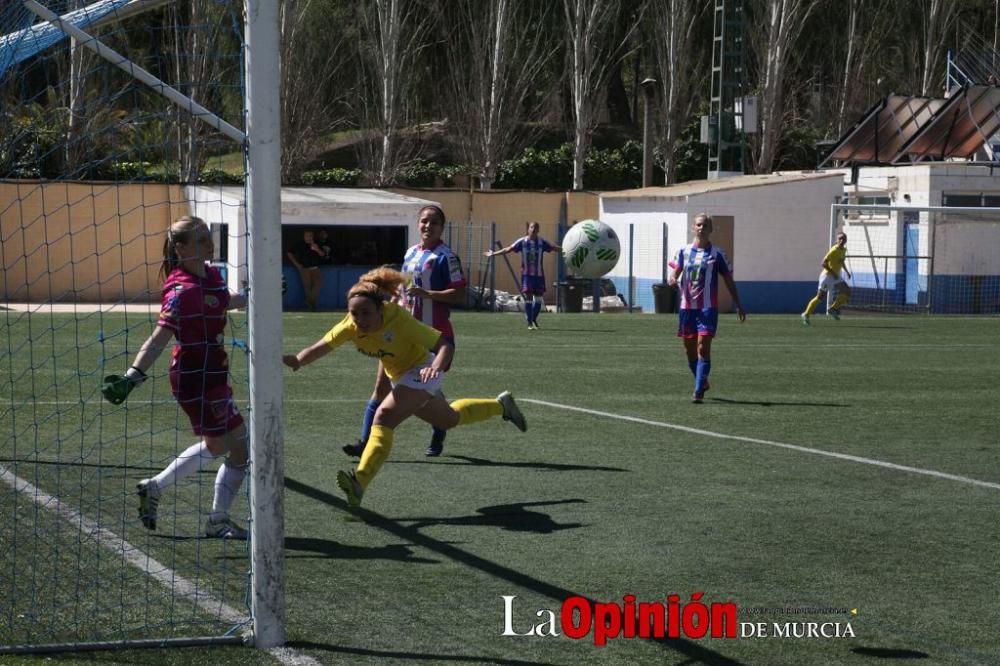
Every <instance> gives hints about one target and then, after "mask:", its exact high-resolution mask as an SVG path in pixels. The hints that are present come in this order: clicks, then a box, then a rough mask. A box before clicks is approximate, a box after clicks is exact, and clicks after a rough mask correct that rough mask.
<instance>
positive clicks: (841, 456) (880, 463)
mask: <svg viewBox="0 0 1000 666" xmlns="http://www.w3.org/2000/svg"><path fill="white" fill-rule="evenodd" d="M517 400H518V402H530V403H533V404H536V405H544V406H546V407H554V408H556V409H565V410H568V411H571V412H581V413H583V414H593V415H594V416H604V417H607V418H610V419H618V420H619V421H631V422H632V423H642V424H644V425H651V426H656V427H658V428H669V429H671V430H679V431H681V432H688V433H691V434H693V435H702V436H703V437H714V438H715V439H728V440H730V441H734V442H747V443H750V444H764V445H765V446H773V447H776V448H781V449H789V450H791V451H799V452H800V453H811V454H813V455H817V456H826V457H828V458H836V459H837V460H847V461H849V462H856V463H861V464H862V465H873V466H875V467H883V468H885V469H893V470H896V471H898V472H910V473H911V474H923V475H924V476H933V477H935V478H938V479H946V480H948V481H958V482H960V483H968V484H970V485H973V486H980V487H982V488H992V489H994V490H1000V483H993V482H991V481H980V480H979V479H971V478H969V477H967V476H959V475H958V474H948V473H946V472H938V471H936V470H933V469H922V468H920V467H909V466H907V465H897V464H896V463H891V462H885V461H884V460H874V459H872V458H862V457H861V456H852V455H850V454H847V453H837V452H835V451H824V450H823V449H810V448H809V447H806V446H798V445H797V444H786V443H784V442H772V441H771V440H767V439H756V438H754V437H743V436H741V435H726V434H724V433H721V432H712V431H711V430H701V429H699V428H691V427H689V426H682V425H677V424H675V423H664V422H662V421H651V420H649V419H642V418H638V417H635V416H623V415H621V414H612V413H610V412H601V411H598V410H596V409H585V408H583V407H573V406H571V405H561V404H559V403H557V402H548V401H546V400H532V399H530V398H518V399H517Z"/></svg>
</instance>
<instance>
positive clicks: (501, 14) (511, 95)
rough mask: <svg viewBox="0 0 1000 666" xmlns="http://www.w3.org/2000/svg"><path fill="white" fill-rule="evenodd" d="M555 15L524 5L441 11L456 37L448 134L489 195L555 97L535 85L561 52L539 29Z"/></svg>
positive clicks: (456, 4)
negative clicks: (506, 162) (504, 163)
mask: <svg viewBox="0 0 1000 666" xmlns="http://www.w3.org/2000/svg"><path fill="white" fill-rule="evenodd" d="M549 13H550V5H548V4H544V3H542V4H536V3H532V2H524V1H523V0H522V1H518V0H448V1H447V2H445V3H443V12H442V20H443V23H444V25H445V26H448V27H449V29H450V30H451V31H452V33H451V39H450V40H449V44H448V48H447V52H446V53H447V62H448V75H449V80H450V84H451V85H450V90H451V93H452V97H451V104H450V105H449V107H448V109H447V114H448V130H449V132H450V133H451V135H452V140H453V141H454V142H455V143H456V145H457V146H458V153H459V156H460V158H461V160H462V161H463V162H464V163H465V164H468V165H470V166H473V167H475V169H476V171H477V175H478V177H479V185H480V187H481V188H482V189H484V190H488V189H490V188H491V187H492V186H493V182H494V181H495V180H496V177H497V169H498V168H499V166H500V163H501V162H502V161H503V160H505V159H509V158H512V157H514V156H515V155H518V154H520V153H521V151H522V150H523V149H524V148H525V147H526V146H527V145H528V144H529V143H530V141H531V139H532V138H533V135H534V134H533V132H532V131H531V129H530V125H528V124H527V121H529V120H533V119H536V118H538V116H539V115H541V112H542V110H543V109H544V107H545V106H546V105H547V103H548V101H549V100H550V99H551V97H552V93H551V92H547V91H545V90H543V89H540V88H539V87H538V86H537V84H538V82H539V79H540V76H541V74H542V72H543V71H544V70H545V68H546V66H547V65H548V63H549V61H550V60H551V59H552V56H553V55H554V53H555V52H556V49H555V47H553V46H551V45H550V44H548V43H547V41H546V34H545V31H543V30H537V29H533V27H535V26H538V25H540V24H544V23H546V22H548V14H549ZM550 90H551V88H550Z"/></svg>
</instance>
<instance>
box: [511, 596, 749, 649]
mask: <svg viewBox="0 0 1000 666" xmlns="http://www.w3.org/2000/svg"><path fill="white" fill-rule="evenodd" d="M703 596H704V593H703V592H695V593H693V594H692V595H691V599H690V601H689V602H688V603H685V604H681V598H680V596H679V595H676V594H671V595H669V596H667V601H666V603H663V602H659V601H648V602H647V601H636V598H635V595H632V594H626V595H625V596H623V597H622V602H621V603H618V602H616V601H612V602H600V601H598V602H592V601H590V600H589V599H586V598H584V597H580V596H573V597H569V598H568V599H566V600H565V601H563V603H562V606H561V607H560V609H559V612H558V613H557V612H556V611H554V610H549V609H542V610H539V611H536V612H535V620H534V621H529V622H524V621H521V622H517V623H515V620H514V601H515V600H516V599H517V596H516V595H509V596H508V595H504V596H503V597H502V598H503V604H504V630H503V634H502V635H503V636H562V635H565V636H567V637H569V638H572V639H575V640H579V639H582V638H585V637H586V636H588V635H590V634H593V640H594V645H606V644H607V642H608V639H613V638H618V637H622V638H681V637H685V638H695V639H697V638H704V637H705V636H708V635H711V637H712V638H735V637H736V636H737V630H738V627H737V621H736V615H737V608H736V604H734V603H732V602H726V603H719V602H714V603H712V604H710V605H706V604H705V603H703V602H702V601H701V599H702V597H703ZM515 625H516V627H517V628H515Z"/></svg>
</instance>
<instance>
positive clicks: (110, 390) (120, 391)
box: [101, 367, 146, 405]
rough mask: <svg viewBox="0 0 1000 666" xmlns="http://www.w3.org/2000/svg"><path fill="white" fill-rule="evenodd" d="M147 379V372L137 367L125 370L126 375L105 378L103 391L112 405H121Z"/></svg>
mask: <svg viewBox="0 0 1000 666" xmlns="http://www.w3.org/2000/svg"><path fill="white" fill-rule="evenodd" d="M144 381H146V373H145V372H143V371H142V370H140V369H139V368H136V367H131V368H129V369H128V370H126V371H125V374H124V375H108V376H107V377H105V378H104V385H103V386H101V393H103V394H104V398H105V399H106V400H107V401H108V402H110V403H111V404H112V405H120V404H122V403H123V402H125V398H127V397H128V394H129V393H131V392H132V389H134V388H135V387H136V386H138V385H139V384H141V383H143V382H144Z"/></svg>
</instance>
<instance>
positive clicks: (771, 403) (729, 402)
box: [705, 397, 851, 407]
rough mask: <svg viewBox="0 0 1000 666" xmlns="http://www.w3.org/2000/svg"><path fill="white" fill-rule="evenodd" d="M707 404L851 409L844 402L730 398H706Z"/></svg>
mask: <svg viewBox="0 0 1000 666" xmlns="http://www.w3.org/2000/svg"><path fill="white" fill-rule="evenodd" d="M705 401H706V402H722V403H725V404H727V405H759V406H760V407H850V406H851V405H850V404H848V403H843V402H776V401H773V400H729V399H728V398H708V397H706V398H705Z"/></svg>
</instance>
